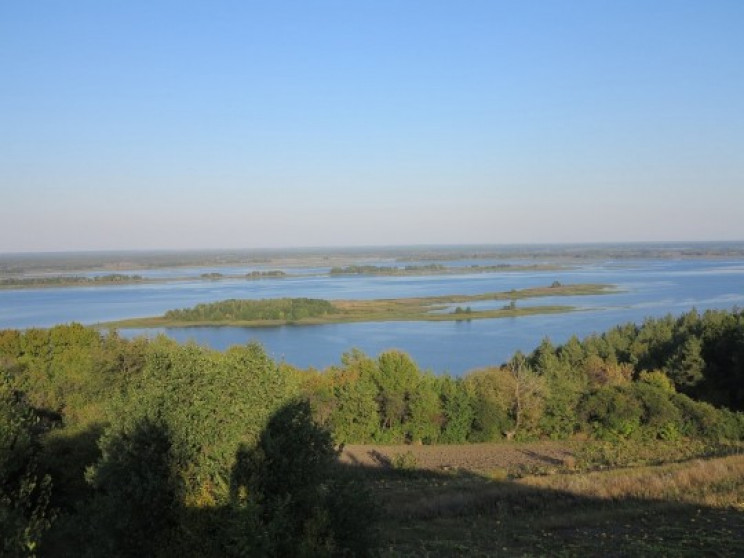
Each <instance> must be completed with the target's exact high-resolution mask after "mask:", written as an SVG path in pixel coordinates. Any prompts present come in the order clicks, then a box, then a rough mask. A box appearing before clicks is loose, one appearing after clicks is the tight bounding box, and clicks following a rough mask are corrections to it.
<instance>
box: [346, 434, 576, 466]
mask: <svg viewBox="0 0 744 558" xmlns="http://www.w3.org/2000/svg"><path fill="white" fill-rule="evenodd" d="M574 453H575V447H572V446H571V445H570V444H567V443H566V442H530V443H500V444H466V445H436V446H417V445H398V446H383V445H347V446H345V447H344V449H343V451H342V453H341V462H342V463H347V464H355V465H361V466H366V467H394V466H395V465H396V463H399V462H400V461H402V460H403V459H402V458H401V457H400V456H406V457H407V458H408V459H407V463H415V468H416V469H428V470H432V471H447V470H464V471H472V472H475V473H491V472H493V471H495V470H499V469H503V470H507V471H512V470H515V469H526V470H530V469H541V470H549V469H553V468H555V469H558V468H560V467H564V466H566V465H567V464H570V463H571V461H572V459H573V456H574Z"/></svg>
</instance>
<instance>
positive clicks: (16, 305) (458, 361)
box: [0, 259, 744, 375]
mask: <svg viewBox="0 0 744 558" xmlns="http://www.w3.org/2000/svg"><path fill="white" fill-rule="evenodd" d="M374 263H377V264H379V265H386V264H387V262H374ZM437 263H442V264H443V265H447V266H454V265H457V264H458V262H437ZM477 263H478V264H479V265H489V264H491V263H492V262H487V261H486V262H484V261H478V262H477ZM459 264H460V265H462V262H459ZM399 265H405V263H404V264H399ZM253 269H255V268H239V269H238V268H235V269H231V270H230V272H247V271H251V270H253ZM192 271H193V272H194V273H199V272H210V271H220V272H222V271H223V270H221V269H216V270H215V268H204V269H194V270H192ZM286 271H287V272H289V273H293V274H297V273H312V274H308V275H302V276H289V277H287V278H283V279H261V280H245V279H222V280H217V281H205V280H200V279H194V280H186V281H184V280H178V281H177V280H172V281H171V280H167V278H168V277H170V276H173V277H175V276H177V272H176V271H171V272H164V271H159V272H158V273H159V276H160V277H161V278H163V277H165V278H166V280H165V281H164V282H158V283H145V284H132V285H118V286H117V285H112V286H108V285H106V286H91V287H67V288H36V289H8V290H2V291H0V327H2V328H28V327H49V326H52V325H55V324H59V323H68V322H72V321H75V322H80V323H84V324H95V323H98V322H103V321H111V320H118V319H124V318H131V317H140V316H153V315H160V314H162V313H163V312H165V311H166V310H169V309H172V308H184V307H189V306H193V305H195V304H198V303H202V302H213V301H217V300H224V299H230V298H275V297H311V298H325V299H352V298H359V299H373V298H398V297H413V296H430V295H444V294H478V293H484V292H492V291H508V290H511V289H522V288H525V287H535V286H546V285H549V284H551V283H552V282H553V281H560V282H561V283H563V284H566V285H568V284H571V283H609V284H613V285H615V286H616V287H617V288H618V289H619V290H618V292H616V293H613V294H609V295H601V296H584V297H581V296H577V297H553V298H542V299H533V300H530V301H520V302H519V304H520V305H523V306H524V305H527V304H533V305H534V304H567V305H573V306H576V307H577V308H578V309H579V310H578V311H576V312H571V313H567V314H560V315H542V316H540V315H538V316H524V317H517V318H506V319H492V320H472V321H470V322H466V321H461V322H386V323H355V324H330V325H318V326H284V327H274V328H240V327H199V328H183V329H179V328H168V329H162V330H157V329H151V330H134V329H132V330H122V331H121V333H122V334H123V335H126V336H135V335H143V334H144V335H155V334H157V333H165V334H166V335H168V336H170V337H172V338H174V339H176V340H178V341H183V342H185V341H189V340H193V341H195V342H197V343H200V344H204V345H208V346H210V347H213V348H217V349H224V348H226V347H228V346H230V345H233V344H240V343H247V342H250V341H253V340H256V341H258V342H260V343H261V344H263V345H264V347H265V348H266V350H267V351H268V352H269V354H271V355H272V356H273V357H274V358H276V359H278V360H284V361H286V362H288V363H291V364H293V365H296V366H300V367H303V368H306V367H316V368H324V367H326V366H329V365H332V364H335V363H338V362H339V360H340V357H341V355H342V353H344V352H345V351H348V350H350V349H351V348H354V347H356V348H359V349H361V350H363V351H365V352H366V353H368V354H371V355H376V354H378V353H379V352H381V351H383V350H386V349H389V348H397V349H401V350H404V351H406V352H407V353H408V354H410V355H411V356H412V357H413V358H414V359H415V360H416V362H418V364H419V365H420V366H421V367H422V368H425V369H429V370H431V371H433V372H435V373H443V372H447V373H450V374H454V375H460V374H462V373H464V372H465V371H467V370H470V369H473V368H477V367H482V366H488V365H493V364H499V363H501V362H504V361H505V360H507V359H508V358H509V357H510V356H511V355H512V354H513V353H514V352H515V351H516V350H522V351H530V350H532V349H533V348H534V347H535V346H536V345H537V344H538V343H540V341H541V340H542V339H543V338H544V337H549V338H550V339H551V340H552V341H553V342H554V343H562V342H565V341H566V340H567V339H568V338H569V337H570V336H571V335H573V334H575V335H578V336H579V337H583V336H586V335H589V334H591V333H599V332H602V331H604V330H606V329H608V328H610V327H612V326H614V325H617V324H620V323H625V322H629V321H633V322H641V321H642V320H643V319H644V318H646V317H659V316H663V315H666V314H668V313H672V314H680V313H683V312H686V311H688V310H690V309H692V308H696V309H697V310H699V311H704V310H707V309H732V308H735V307H737V306H738V307H741V306H744V259H725V260H704V259H689V260H688V259H680V260H667V259H658V260H656V259H639V260H617V261H616V260H605V261H593V262H588V263H584V264H582V265H580V266H578V267H575V268H572V269H562V270H557V271H508V272H489V273H469V274H459V275H423V276H398V277H389V276H388V277H386V276H372V275H362V276H329V275H327V274H321V275H315V274H317V273H323V272H324V271H327V270H324V269H322V268H313V269H299V270H298V269H288V270H286ZM180 272H181V273H182V270H181V271H180ZM137 273H140V274H141V275H146V273H142V272H137ZM169 273H170V274H171V275H169ZM471 306H472V307H473V309H476V308H479V306H478V305H477V304H472V305H471Z"/></svg>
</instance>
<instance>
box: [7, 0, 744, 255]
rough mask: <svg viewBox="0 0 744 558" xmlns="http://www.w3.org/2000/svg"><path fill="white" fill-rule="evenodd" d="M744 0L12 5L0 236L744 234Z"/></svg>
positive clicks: (350, 238)
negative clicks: (743, 0)
mask: <svg viewBox="0 0 744 558" xmlns="http://www.w3.org/2000/svg"><path fill="white" fill-rule="evenodd" d="M742 29H744V2H742V1H741V0H732V1H725V0H698V1H685V0H674V1H666V0H654V1H653V2H648V1H647V0H643V1H633V0H628V1H622V2H610V1H602V0H587V1H582V0H571V1H569V0H565V1H551V0H524V1H522V0H512V1H508V2H507V1H500V0H486V1H478V0H472V1H470V0H468V1H455V0H450V1H437V0H426V1H414V0H410V1H408V0H392V1H386V0H369V1H364V0H358V1H354V0H338V1H323V0H317V1H315V0H298V1H293V2H290V1H283V0H272V1H261V2H259V1H249V0H241V1H227V0H214V1H209V2H206V1H191V0H179V1H165V0H164V1H153V0H147V1H139V0H128V1H126V2H101V1H100V0H91V1H84V0H65V1H61V0H34V1H29V0H3V1H2V2H0V252H28V251H31V252H34V251H67V250H70V251H79V250H119V249H210V248H214V249H222V248H224V249H236V248H278V247H306V246H312V247H322V246H370V245H371V246H378V245H398V244H403V245H412V244H460V243H478V244H491V243H493V244H508V243H532V242H536V243H550V242H556V243H558V242H623V241H674V240H680V241H690V240H744V33H743V32H742Z"/></svg>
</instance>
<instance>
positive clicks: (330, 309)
mask: <svg viewBox="0 0 744 558" xmlns="http://www.w3.org/2000/svg"><path fill="white" fill-rule="evenodd" d="M613 292H617V289H616V287H614V286H613V285H606V284H573V285H563V284H561V283H559V282H558V281H554V282H553V283H552V284H551V285H549V286H545V287H532V288H526V289H513V290H511V291H504V292H491V293H482V294H475V295H463V294H454V295H442V296H430V297H413V298H394V299H375V300H323V299H312V298H275V299H260V300H254V299H230V300H223V301H219V302H212V303H205V304H198V305H196V306H194V307H192V308H184V309H176V310H169V311H167V312H166V313H165V314H164V315H162V316H155V317H146V318H133V319H128V320H119V321H115V322H106V323H103V324H99V326H101V327H114V328H148V327H197V326H215V325H219V326H238V327H267V326H282V325H318V324H331V323H351V322H388V321H428V322H431V321H452V320H456V321H462V320H475V319H486V318H508V317H516V316H527V315H535V314H556V313H563V312H571V311H574V310H576V308H575V307H573V306H568V305H543V306H520V305H519V304H518V301H520V300H524V299H530V298H540V297H552V296H583V295H601V294H609V293H613ZM485 301H504V303H505V304H504V305H503V306H499V307H498V308H492V309H486V310H477V309H473V308H471V307H470V306H467V305H468V304H469V303H475V302H485Z"/></svg>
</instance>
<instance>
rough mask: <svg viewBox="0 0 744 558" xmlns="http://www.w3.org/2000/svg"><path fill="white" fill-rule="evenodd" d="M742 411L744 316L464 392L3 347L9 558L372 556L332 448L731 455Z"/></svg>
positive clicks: (699, 320)
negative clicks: (614, 444) (685, 446)
mask: <svg viewBox="0 0 744 558" xmlns="http://www.w3.org/2000/svg"><path fill="white" fill-rule="evenodd" d="M285 311H286V312H302V311H304V309H303V308H302V307H298V308H291V307H288V308H287V309H285ZM742 411H744V311H739V310H736V311H732V312H723V311H708V312H705V313H704V314H698V313H697V312H695V311H692V312H688V313H686V314H684V315H681V316H678V317H672V316H668V317H666V318H661V319H649V320H646V321H645V322H644V323H643V324H640V325H635V324H626V325H622V326H618V327H615V328H613V329H611V330H609V331H607V332H605V333H603V334H601V335H594V336H591V337H588V338H586V339H583V340H579V339H577V338H575V337H574V338H571V339H570V340H569V341H568V342H566V343H564V344H562V345H558V346H556V345H553V344H552V343H551V342H550V341H549V340H547V339H546V340H544V341H543V342H542V343H541V344H540V346H538V347H536V348H535V350H534V351H532V352H531V353H529V354H519V353H518V354H516V355H514V357H513V358H512V359H510V361H509V362H507V363H504V364H503V365H500V366H494V367H492V368H486V369H482V370H476V371H473V372H471V373H469V374H467V375H465V376H464V377H462V378H454V377H450V376H447V375H443V376H436V375H434V374H431V373H428V372H426V371H422V370H420V369H419V367H418V366H417V365H416V363H415V362H414V361H413V360H411V358H409V357H408V356H407V355H406V354H404V353H402V352H399V351H387V352H384V353H382V354H380V355H379V356H377V357H371V356H368V355H365V354H363V353H361V352H359V351H351V352H349V353H347V354H345V355H343V356H342V358H341V362H340V363H339V364H338V365H337V366H333V367H331V368H329V369H327V370H323V371H316V370H300V369H296V368H294V367H292V366H291V365H288V364H285V363H277V362H275V361H274V360H272V359H271V358H269V357H268V356H267V355H266V353H265V352H264V350H263V349H262V348H261V347H260V346H258V345H255V344H250V345H245V346H235V347H232V348H230V349H228V350H226V351H224V352H219V351H214V350H210V349H207V348H204V347H200V346H197V345H194V344H186V345H179V344H177V343H175V342H173V341H171V340H169V339H167V338H165V337H158V338H155V339H152V340H148V339H144V338H138V339H133V340H127V339H124V338H122V337H120V336H119V335H117V334H116V332H115V331H111V332H108V333H101V332H99V331H97V330H95V329H91V328H86V327H83V326H81V325H77V324H71V325H61V326H56V327H53V328H51V329H28V330H25V331H18V330H4V331H1V332H0V535H2V541H3V545H4V547H3V548H2V551H1V552H0V553H3V554H6V555H14V554H17V555H28V554H35V553H37V552H38V553H40V554H43V555H48V556H64V555H69V553H70V550H71V549H75V553H76V554H80V555H85V554H90V555H106V554H107V553H111V552H114V551H116V552H118V553H119V554H125V555H130V554H131V555H135V554H136V555H148V556H149V555H165V554H166V553H170V555H183V556H243V555H246V554H247V555H274V556H282V555H288V554H287V553H292V552H298V550H297V549H300V551H301V553H302V554H304V555H329V554H334V553H335V554H343V553H344V552H347V553H357V554H361V553H363V552H364V549H365V548H366V547H365V546H364V545H365V544H367V543H366V542H365V541H368V538H366V537H368V535H369V524H370V521H369V517H370V515H369V514H368V512H367V511H365V509H366V508H365V506H366V505H367V504H366V501H365V498H364V495H363V494H360V493H359V492H358V490H357V489H355V488H354V486H353V483H352V484H350V482H349V480H348V479H347V478H345V477H344V476H343V475H342V474H340V473H338V471H336V469H334V467H333V463H334V460H335V455H336V451H335V450H334V444H340V443H359V442H377V443H403V442H408V443H412V444H435V443H436V444H446V443H468V442H485V441H498V440H507V439H513V440H533V439H573V438H580V439H589V440H609V441H618V440H647V441H654V440H659V441H678V442H680V443H687V441H694V440H702V441H706V442H719V441H725V440H731V441H733V440H742V439H744V414H743V413H742ZM288 455H291V456H292V458H291V459H287V456H288Z"/></svg>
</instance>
